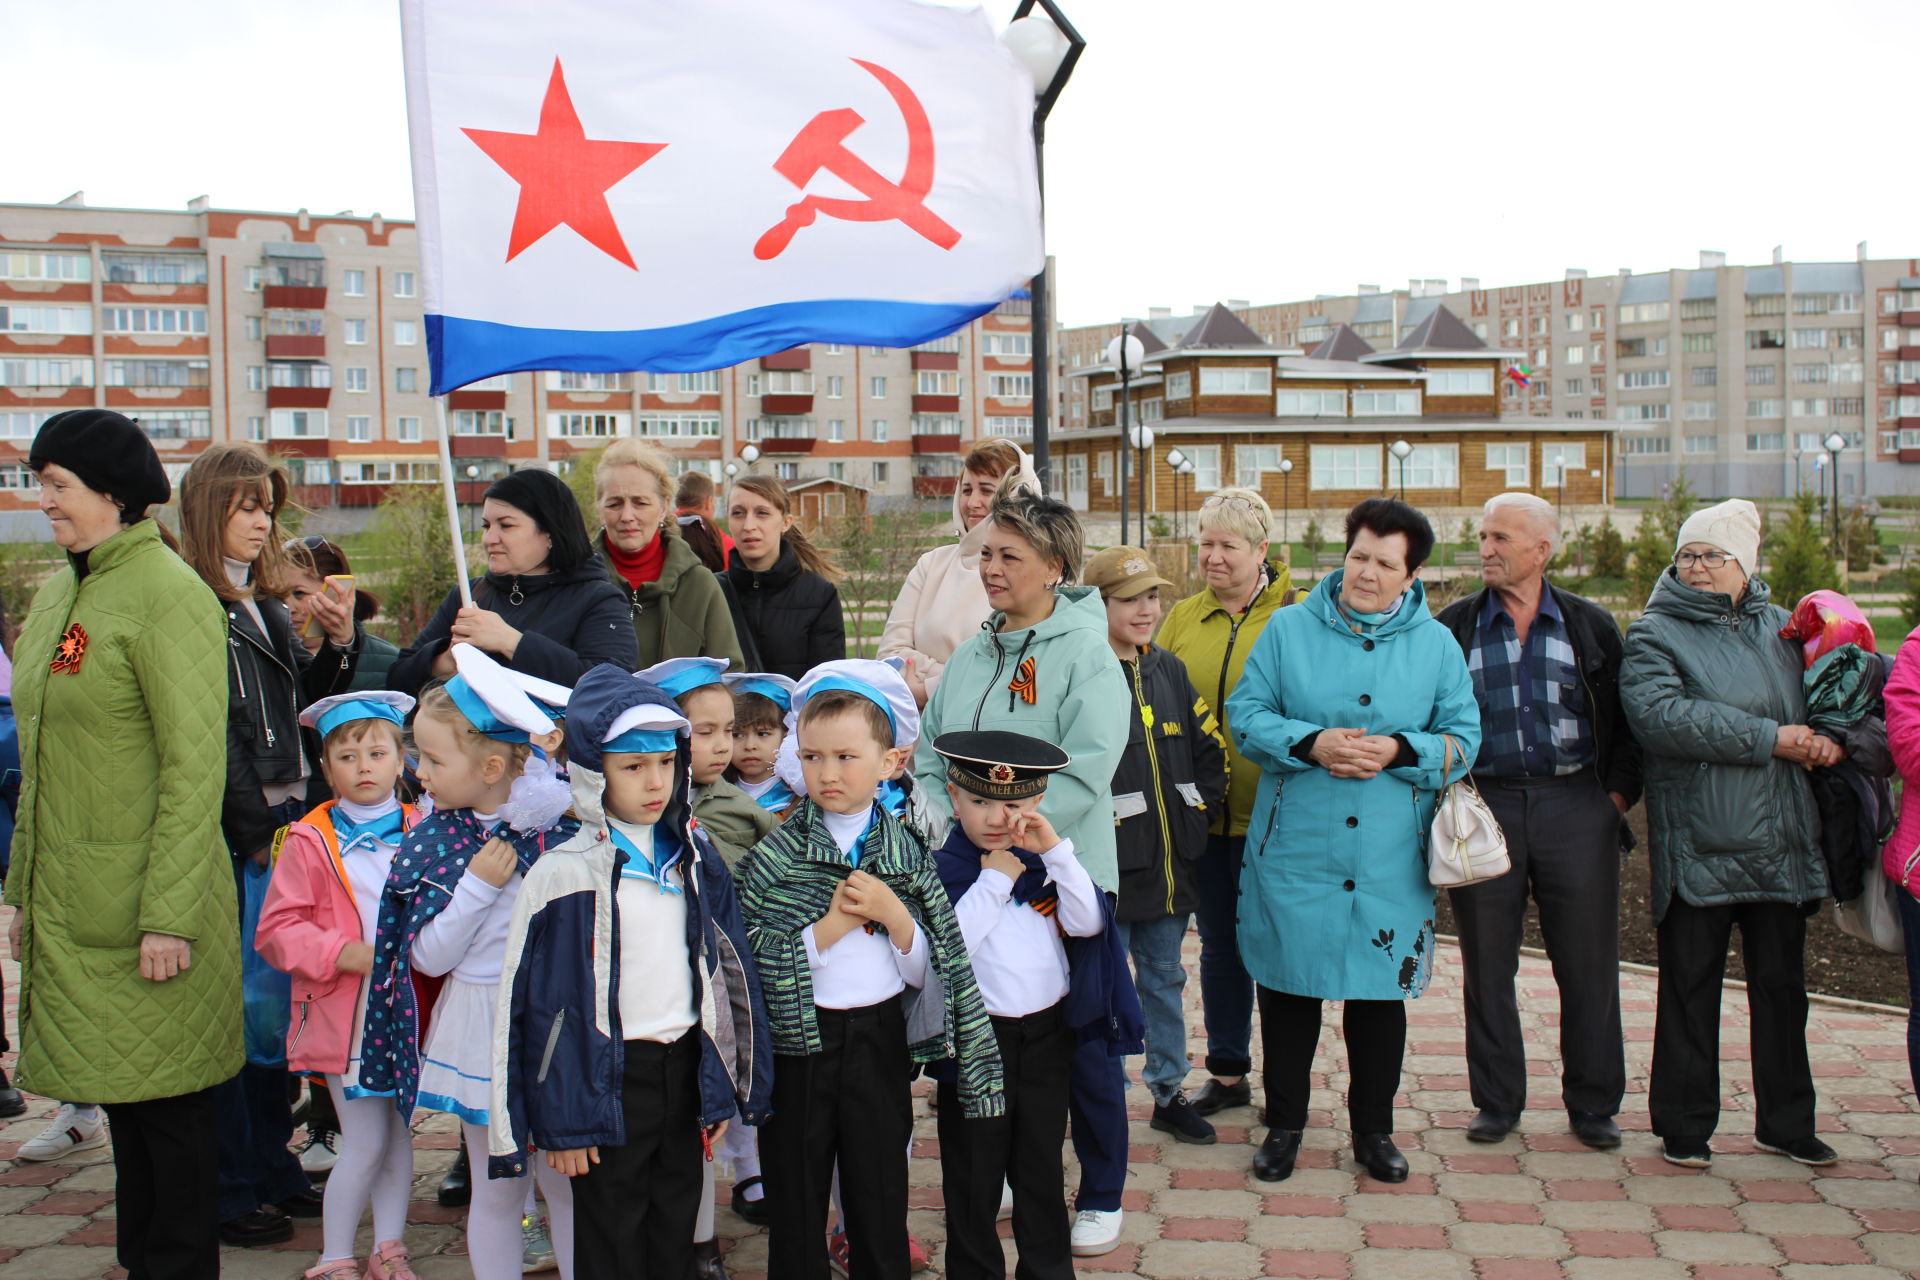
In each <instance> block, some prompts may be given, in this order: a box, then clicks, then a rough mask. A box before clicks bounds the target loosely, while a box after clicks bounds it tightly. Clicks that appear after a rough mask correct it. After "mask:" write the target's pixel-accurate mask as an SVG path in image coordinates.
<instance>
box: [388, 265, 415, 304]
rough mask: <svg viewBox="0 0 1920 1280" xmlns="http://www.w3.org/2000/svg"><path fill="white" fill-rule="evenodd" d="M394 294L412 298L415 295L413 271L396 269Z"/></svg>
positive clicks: (398, 296) (399, 296)
mask: <svg viewBox="0 0 1920 1280" xmlns="http://www.w3.org/2000/svg"><path fill="white" fill-rule="evenodd" d="M393 296H394V297H396V298H411V297H412V296H413V272H411V271H396V272H394V273H393Z"/></svg>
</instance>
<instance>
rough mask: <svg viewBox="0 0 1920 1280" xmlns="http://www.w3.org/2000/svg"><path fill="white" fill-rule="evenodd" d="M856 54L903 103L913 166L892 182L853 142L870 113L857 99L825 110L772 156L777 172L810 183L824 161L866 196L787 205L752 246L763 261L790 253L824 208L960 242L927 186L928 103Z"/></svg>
mask: <svg viewBox="0 0 1920 1280" xmlns="http://www.w3.org/2000/svg"><path fill="white" fill-rule="evenodd" d="M852 61H853V63H854V64H855V65H856V66H858V67H860V68H862V69H863V70H865V71H866V72H867V73H868V74H870V75H872V76H873V78H874V79H876V80H878V81H879V82H880V84H881V86H882V87H883V88H885V89H886V91H887V93H888V94H889V95H891V96H892V98H893V101H894V104H895V105H896V106H898V107H899V108H900V116H901V118H902V119H903V120H904V121H905V122H906V126H907V168H906V172H905V173H904V174H902V175H901V178H900V181H899V182H893V181H891V180H889V179H888V178H886V177H884V176H883V175H881V174H880V173H879V172H878V171H877V170H875V169H874V167H873V166H872V165H870V164H868V163H867V162H866V161H865V160H862V159H861V158H860V157H859V156H857V155H855V154H854V153H853V152H852V151H851V150H850V149H849V148H848V147H847V145H846V140H847V136H848V135H849V134H851V133H852V132H853V131H854V130H855V129H858V128H859V127H860V126H861V125H863V124H865V123H866V117H864V116H862V115H861V114H860V113H859V112H858V111H855V110H854V109H853V108H852V107H841V108H840V109H838V110H836V111H822V112H821V113H820V114H819V115H817V116H815V117H814V118H813V119H812V120H810V121H808V122H807V126H806V127H805V128H804V129H802V130H800V132H799V133H798V134H797V135H796V136H795V137H794V139H793V141H792V142H790V143H788V144H787V149H786V150H785V151H783V152H781V153H780V158H779V159H778V160H776V161H774V162H773V168H774V172H776V173H778V174H779V175H780V176H781V177H783V178H785V179H786V180H787V181H788V182H791V183H792V184H793V185H794V186H796V187H800V188H802V189H804V188H805V187H806V185H807V183H808V182H810V181H811V180H812V179H813V175H814V174H816V173H819V172H820V171H821V170H823V169H824V170H826V171H827V172H828V173H831V174H833V175H834V176H835V177H837V178H839V179H840V180H841V181H842V182H845V183H846V184H847V185H848V186H850V187H852V188H853V189H854V190H855V191H858V192H859V193H860V194H861V195H864V196H865V197H866V199H865V200H841V199H834V198H830V197H827V196H806V197H804V198H802V199H801V200H800V201H799V203H797V204H794V205H790V206H788V208H787V214H786V216H785V217H784V218H782V219H781V220H780V221H779V222H778V223H776V224H775V225H774V226H773V228H772V229H771V230H769V231H768V232H767V233H766V234H765V235H763V236H761V237H760V239H759V240H758V241H757V242H756V243H755V244H754V246H753V256H754V257H756V258H759V259H760V260H761V261H763V262H764V261H766V260H768V259H770V258H777V257H779V256H780V255H781V254H782V253H785V252H786V249H787V246H788V245H790V244H792V243H793V237H794V236H795V235H797V234H799V231H800V228H802V227H806V226H811V225H813V220H814V218H815V217H816V216H817V215H819V214H823V213H824V214H826V215H827V216H828V217H829V218H840V219H842V220H844V221H847V222H904V223H905V224H906V225H907V226H909V227H911V228H912V229H913V230H914V231H916V232H918V233H919V234H920V235H922V236H924V237H925V238H926V239H928V240H930V241H932V242H933V243H934V244H936V245H938V246H939V247H940V248H942V249H951V248H953V246H954V245H956V244H958V243H960V233H959V232H958V231H955V230H954V229H953V228H952V227H951V226H949V225H947V223H945V222H943V221H942V220H941V219H940V218H939V217H938V216H937V215H936V214H934V212H933V211H932V210H930V209H928V208H927V205H926V199H927V193H928V192H929V191H931V190H932V189H933V124H932V122H931V121H929V120H928V119H927V113H926V109H925V108H924V107H922V106H921V105H920V99H919V98H918V97H916V96H915V95H914V92H913V90H912V89H909V88H908V87H907V85H906V82H905V81H903V80H902V79H900V77H899V76H896V75H895V74H893V72H891V71H889V70H887V69H886V68H885V67H882V66H879V65H877V64H875V63H871V62H862V61H861V60H860V59H858V58H854V59H852Z"/></svg>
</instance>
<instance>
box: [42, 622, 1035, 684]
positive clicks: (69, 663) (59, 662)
mask: <svg viewBox="0 0 1920 1280" xmlns="http://www.w3.org/2000/svg"><path fill="white" fill-rule="evenodd" d="M86 656H87V629H86V628H85V627H83V626H81V625H80V624H79V623H77V622H76V623H74V624H73V625H72V626H70V627H68V628H67V630H66V633H65V634H64V635H62V636H61V637H60V643H59V644H58V645H56V646H55V647H54V650H53V661H52V662H51V663H50V664H48V665H49V669H50V670H51V671H52V672H53V674H54V675H57V676H65V675H74V674H76V673H77V672H78V671H79V670H80V662H81V660H82V659H83V658H85V657H86ZM1029 701H1031V699H1029Z"/></svg>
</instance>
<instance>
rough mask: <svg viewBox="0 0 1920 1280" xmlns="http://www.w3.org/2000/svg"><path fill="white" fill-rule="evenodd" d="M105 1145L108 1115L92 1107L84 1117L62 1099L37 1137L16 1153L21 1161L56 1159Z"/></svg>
mask: <svg viewBox="0 0 1920 1280" xmlns="http://www.w3.org/2000/svg"><path fill="white" fill-rule="evenodd" d="M105 1145H107V1118H106V1116H104V1115H102V1114H101V1113H100V1109H99V1108H98V1107H95V1108H94V1110H93V1118H92V1119H91V1120H88V1119H86V1118H85V1117H83V1116H82V1115H81V1114H80V1111H79V1108H77V1107H75V1106H74V1105H73V1104H72V1103H71V1102H63V1103H61V1104H60V1109H59V1110H58V1111H56V1112H54V1113H53V1119H52V1121H51V1122H49V1123H48V1125H47V1127H46V1128H44V1129H42V1130H41V1131H40V1136H39V1137H37V1138H29V1139H27V1140H26V1141H25V1142H23V1143H21V1144H20V1150H19V1151H17V1152H16V1153H15V1155H16V1156H17V1157H18V1158H19V1159H21V1160H58V1159H59V1158H60V1157H61V1156H64V1155H68V1154H70V1153H72V1152H75V1151H86V1150H89V1149H90V1148H93V1147H104V1146H105Z"/></svg>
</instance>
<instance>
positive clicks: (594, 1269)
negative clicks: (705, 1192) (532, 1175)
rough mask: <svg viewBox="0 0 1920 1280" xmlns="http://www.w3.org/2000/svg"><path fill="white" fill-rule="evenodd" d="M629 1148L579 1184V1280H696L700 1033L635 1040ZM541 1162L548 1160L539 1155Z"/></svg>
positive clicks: (625, 1105) (629, 1053)
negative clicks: (669, 1040) (665, 1041)
mask: <svg viewBox="0 0 1920 1280" xmlns="http://www.w3.org/2000/svg"><path fill="white" fill-rule="evenodd" d="M620 1114H621V1117H622V1119H623V1120H624V1121H625V1127H626V1138H627V1140H626V1142H624V1143H622V1144H621V1145H620V1146H617V1147H601V1148H600V1163H599V1164H590V1165H588V1166H587V1171H586V1173H584V1174H582V1175H581V1176H580V1177H577V1178H575V1179H574V1180H573V1274H574V1280H691V1278H692V1276H693V1226H694V1220H695V1219H696V1218H698V1217H699V1216H700V1181H701V1179H700V1162H701V1159H702V1148H701V1143H700V1029H699V1028H698V1027H695V1028H694V1029H693V1030H691V1031H689V1032H687V1033H686V1034H685V1035H683V1036H681V1037H680V1038H679V1039H678V1040H675V1041H674V1042H673V1043H672V1044H661V1043H660V1042H659V1041H657V1040H629V1041H627V1042H626V1065H625V1068H624V1070H623V1071H622V1072H621V1075H620ZM536 1158H539V1157H536Z"/></svg>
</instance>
